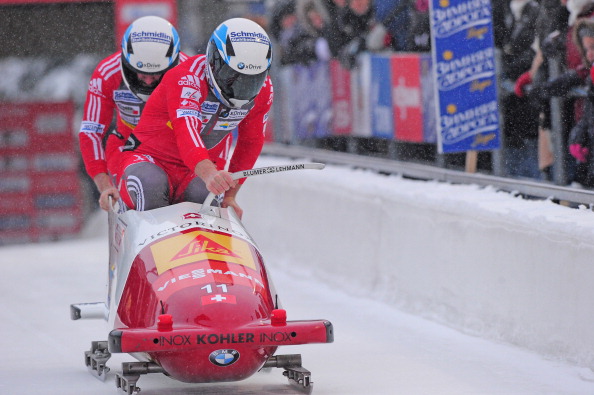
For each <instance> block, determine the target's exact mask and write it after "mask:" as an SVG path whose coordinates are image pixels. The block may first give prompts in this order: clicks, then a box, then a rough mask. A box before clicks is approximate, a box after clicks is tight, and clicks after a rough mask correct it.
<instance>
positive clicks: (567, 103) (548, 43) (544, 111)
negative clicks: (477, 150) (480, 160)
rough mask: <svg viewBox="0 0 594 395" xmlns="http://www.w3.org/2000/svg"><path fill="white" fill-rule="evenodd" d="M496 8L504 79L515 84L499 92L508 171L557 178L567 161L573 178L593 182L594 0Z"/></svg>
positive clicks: (503, 0) (504, 2)
mask: <svg viewBox="0 0 594 395" xmlns="http://www.w3.org/2000/svg"><path fill="white" fill-rule="evenodd" d="M497 3H499V4H497ZM493 12H494V16H493V21H494V28H493V31H494V33H495V46H496V47H497V48H499V49H500V50H501V67H500V73H501V74H500V79H501V80H503V81H509V82H511V83H512V84H513V85H512V86H513V89H512V91H511V92H503V95H502V99H501V113H502V116H503V131H504V138H505V148H506V152H507V155H506V168H507V172H508V175H511V176H520V177H529V178H535V179H544V180H552V179H553V174H552V169H553V166H554V164H555V161H563V166H562V167H563V168H564V169H566V171H565V173H566V175H567V180H566V182H567V183H568V184H571V183H574V184H575V185H576V186H584V187H588V188H591V187H594V161H593V160H592V159H593V158H592V154H593V152H594V149H593V147H594V138H593V137H594V112H592V111H593V110H594V107H593V105H592V101H593V100H594V92H593V90H592V78H591V77H590V69H591V66H592V63H593V62H594V0H540V1H536V0H511V1H510V0H493ZM553 98H559V100H557V101H556V103H557V105H556V106H555V107H554V108H553V107H552V106H551V104H552V100H551V99H553ZM555 117H556V119H557V120H558V122H557V124H556V125H553V118H555ZM554 142H555V143H554ZM554 144H559V146H560V147H561V151H562V155H559V152H557V155H555V149H554ZM556 156H561V157H556Z"/></svg>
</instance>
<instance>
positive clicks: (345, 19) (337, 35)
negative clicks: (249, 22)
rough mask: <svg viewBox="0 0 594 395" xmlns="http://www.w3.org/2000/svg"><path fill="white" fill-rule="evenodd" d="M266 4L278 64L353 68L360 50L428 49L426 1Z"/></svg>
mask: <svg viewBox="0 0 594 395" xmlns="http://www.w3.org/2000/svg"><path fill="white" fill-rule="evenodd" d="M271 3H272V5H271V6H270V7H269V12H268V15H269V22H268V31H269V32H270V34H271V35H272V37H273V39H274V40H275V41H276V43H277V48H278V50H277V56H279V57H280V64H281V65H287V64H293V63H302V64H307V63H309V62H314V61H318V60H329V59H331V58H334V59H338V60H340V62H341V63H342V65H343V66H344V67H346V68H352V67H354V65H355V58H356V56H357V54H359V53H360V52H362V51H374V52H376V51H383V50H393V51H429V50H430V35H429V5H428V2H427V0H412V1H411V0H382V1H373V0H278V1H273V2H271ZM403 27H404V28H403Z"/></svg>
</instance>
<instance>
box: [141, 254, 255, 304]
mask: <svg viewBox="0 0 594 395" xmlns="http://www.w3.org/2000/svg"><path fill="white" fill-rule="evenodd" d="M213 283H217V284H233V285H234V286H236V285H239V286H244V287H247V288H250V289H252V290H254V292H262V290H263V289H264V288H265V287H264V283H263V280H262V277H261V276H260V275H259V274H258V272H256V271H250V272H249V273H247V272H246V271H245V270H242V268H240V267H238V266H230V265H227V264H226V263H224V262H216V261H212V262H208V261H202V262H198V263H190V264H185V265H183V266H179V267H174V268H172V269H171V270H168V271H166V272H165V273H163V274H161V275H160V276H159V277H158V278H157V279H156V280H155V281H154V282H153V284H152V287H153V290H154V291H155V294H156V295H157V297H158V298H159V299H160V300H167V299H168V298H169V297H170V296H171V295H172V294H174V293H175V292H178V291H180V290H182V289H185V288H187V287H192V286H208V284H213ZM218 290H219V291H220V290H221V289H218ZM217 294H218V293H217ZM217 294H215V293H209V294H208V296H209V297H214V296H216V295H217ZM228 295H229V294H228V293H225V296H228ZM217 299H221V298H215V299H214V300H212V301H211V302H207V303H204V302H205V301H206V299H204V300H202V302H203V304H211V303H214V302H217ZM218 302H221V303H223V302H227V303H231V302H236V300H235V298H229V299H225V300H219V301H218Z"/></svg>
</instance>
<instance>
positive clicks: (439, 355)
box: [0, 161, 594, 395]
mask: <svg viewBox="0 0 594 395" xmlns="http://www.w3.org/2000/svg"><path fill="white" fill-rule="evenodd" d="M263 163H264V164H270V163H269V162H266V161H264V162H263ZM330 173H331V176H332V177H334V178H336V177H338V176H340V175H342V176H346V177H345V178H344V179H343V183H344V189H340V188H341V187H340V185H339V184H340V183H339V180H335V182H333V183H332V185H330V186H329V188H332V189H333V190H336V188H338V190H337V192H338V193H339V192H341V191H342V192H343V193H344V194H352V191H351V189H352V188H353V187H354V184H353V183H357V182H358V181H356V180H358V179H359V177H360V176H361V174H360V173H359V174H355V173H354V172H353V173H351V172H350V171H349V170H345V169H341V170H340V169H334V170H331V171H330ZM287 174H288V173H287ZM272 177H276V180H281V179H284V178H283V176H281V175H274V176H271V178H270V179H271V180H272V179H273V178H272ZM256 179H259V177H256V178H254V180H256ZM366 179H367V181H365V183H369V182H372V180H373V179H374V177H366ZM293 180H295V179H293ZM379 180H383V181H379ZM378 182H384V183H386V178H378ZM390 182H397V181H394V180H392V181H390ZM403 182H404V181H403ZM410 182H411V181H406V182H404V183H402V184H399V186H400V187H402V186H405V185H408V188H409V189H410V190H414V193H412V192H411V193H410V201H409V202H408V204H412V205H414V204H416V202H418V201H419V199H420V197H422V196H433V197H435V198H436V199H435V202H436V203H435V204H436V206H437V205H438V203H437V201H438V199H437V197H438V196H439V195H440V194H443V195H444V196H446V195H447V194H448V193H449V194H450V195H451V196H458V197H460V198H461V199H464V196H467V201H468V202H470V201H471V200H472V199H476V198H477V191H476V188H475V189H473V188H468V187H456V186H445V185H436V184H433V183H421V182H417V183H414V184H409V183H410ZM362 184H363V183H362ZM271 185H273V186H274V185H277V189H276V191H277V192H279V193H278V198H285V196H284V195H283V194H282V193H280V192H281V190H280V188H283V185H282V183H277V182H276V181H273V182H272V184H271ZM259 186H261V184H259V183H257V182H253V183H252V182H251V180H248V184H246V186H245V187H244V188H245V191H243V190H242V193H245V198H246V202H245V207H244V208H245V209H246V210H248V211H247V212H246V215H245V218H244V221H245V223H246V225H247V227H248V230H250V231H251V233H252V235H253V236H254V237H255V238H256V241H257V242H258V241H259V240H261V241H262V242H263V243H259V244H262V245H261V248H262V249H263V251H264V257H265V259H266V258H267V255H266V251H270V252H271V254H270V257H272V259H267V264H268V269H269V272H270V275H271V276H272V279H273V281H274V283H275V286H276V288H277V290H278V291H279V294H280V296H281V298H282V301H283V306H284V307H285V308H286V310H287V312H288V315H289V319H314V318H324V319H328V320H330V321H331V322H332V323H333V325H334V329H335V342H334V343H332V344H315V345H307V346H296V347H291V348H287V349H286V350H282V349H281V350H280V351H281V352H286V353H295V352H297V353H301V354H302V356H303V361H304V366H305V367H307V368H308V369H310V370H311V371H312V373H313V381H314V383H315V386H314V394H331V395H348V394H353V395H359V394H365V395H386V394H406V395H417V394H423V395H424V394H428V395H429V394H431V395H441V394H455V395H460V394H468V395H481V394H484V395H487V394H498V395H499V394H501V395H502V394H505V395H508V394H513V395H543V394H550V395H578V394H591V393H594V374H593V373H592V371H591V370H590V369H589V368H587V367H578V366H577V365H573V364H570V363H567V362H564V361H562V360H560V359H554V358H544V357H542V356H541V355H540V354H536V353H533V352H530V351H527V350H525V349H523V348H519V347H516V346H512V345H509V344H505V343H503V342H500V341H493V340H486V339H484V338H481V337H479V336H470V335H468V334H463V333H461V332H460V331H457V330H454V329H451V328H450V327H446V326H442V325H440V324H437V323H435V322H432V321H428V320H426V319H424V318H421V317H419V316H417V315H412V314H409V313H407V312H404V311H402V310H400V309H397V308H396V307H394V306H393V305H389V304H387V303H385V302H386V301H385V300H383V301H378V300H374V298H375V296H376V295H375V294H373V293H370V294H368V295H365V293H364V292H361V290H354V289H352V292H349V291H348V289H349V288H348V287H341V286H337V285H336V284H335V283H332V282H329V281H327V280H328V279H329V278H328V277H327V276H324V275H319V273H323V271H322V272H316V270H312V269H311V267H309V266H307V265H304V263H303V262H302V261H300V260H298V259H295V260H294V261H292V262H290V261H289V260H288V258H287V257H290V256H291V255H292V252H293V251H295V255H294V256H296V257H302V256H303V249H304V248H305V246H303V245H296V244H295V243H298V242H299V240H300V237H294V238H292V239H290V240H287V239H286V235H284V234H278V233H274V232H270V229H266V226H264V224H263V223H261V222H259V221H258V220H256V217H257V216H266V215H274V216H275V218H271V219H269V221H272V220H276V221H278V222H281V221H280V217H276V215H277V214H276V212H273V214H272V213H271V210H270V207H269V206H266V209H264V208H263V207H257V204H256V202H255V201H254V199H252V198H248V196H250V195H253V194H254V193H256V192H255V188H256V187H259ZM368 186H369V184H368V185H366V188H368ZM302 190H303V193H304V194H305V193H310V192H309V191H308V189H307V188H303V189H302ZM367 190H368V189H367ZM382 190H384V191H385V192H386V193H387V191H388V190H389V188H386V187H385V185H380V184H378V185H377V186H376V188H374V189H373V191H371V192H372V193H371V194H372V195H373V196H374V199H375V201H376V202H377V201H378V200H381V199H382V198H384V197H385V198H387V196H382V195H381V191H382ZM368 191H369V190H368ZM262 193H268V190H264V191H263V192H262ZM490 194H493V196H491V195H490ZM495 194H496V192H494V191H488V190H487V191H483V193H481V194H480V196H481V198H482V199H485V198H489V197H490V196H491V197H492V198H493V200H492V203H495V202H497V201H499V198H500V196H498V197H497V198H495ZM240 196H241V195H240ZM319 196H321V195H316V196H313V197H312V196H305V195H304V196H298V197H295V196H294V197H293V198H294V199H298V198H302V200H303V201H304V204H303V205H301V206H295V205H293V207H292V210H293V212H292V213H287V218H290V219H294V218H295V217H296V216H301V217H303V221H304V222H307V221H310V223H315V224H317V223H318V222H317V220H314V219H312V218H311V217H310V215H311V213H309V212H308V211H311V210H310V208H311V206H310V205H309V204H310V203H311V202H312V201H316V199H319ZM264 200H265V201H266V202H267V203H266V204H267V205H270V204H272V203H270V201H269V200H268V199H264ZM272 202H273V203H274V199H272ZM499 202H500V204H499V205H498V206H497V207H498V210H499V212H500V215H502V216H503V215H505V213H506V210H505V209H504V207H503V202H501V201H499ZM405 203H407V202H404V201H401V202H400V204H405ZM446 203H447V202H446ZM508 203H509V204H510V205H515V204H520V205H524V204H525V203H526V202H522V203H520V202H517V201H516V200H513V199H512V200H510V202H508ZM532 203H534V204H535V205H538V204H539V203H538V202H532ZM363 204H365V202H364V201H362V202H361V206H360V207H361V209H362V212H363V213H364V212H365V211H366V210H365V209H364V206H363ZM483 204H484V201H483ZM330 206H331V207H332V209H333V210H336V211H339V210H341V209H343V207H344V203H343V202H341V201H340V199H338V200H336V201H335V202H333V203H332V204H331V205H330ZM472 207H473V206H472V205H470V206H469V207H468V208H469V209H472ZM532 207H537V206H532ZM434 208H435V207H433V208H429V207H427V209H434ZM568 210H569V209H568ZM522 211H524V212H525V208H524V206H522V207H521V210H514V209H511V211H510V210H508V211H507V213H508V214H509V213H510V212H511V213H512V214H515V215H517V213H518V212H522ZM535 211H537V210H535ZM574 213H575V212H573V211H572V212H571V214H569V212H568V216H571V215H574ZM351 214H352V213H350V212H342V213H336V212H335V213H334V214H333V217H334V218H338V216H339V215H342V216H344V217H348V216H349V215H351ZM589 214H591V213H589ZM527 215H533V216H534V215H535V212H534V211H533V212H527ZM585 215H588V214H586V213H585ZM105 222H106V216H105V215H104V214H103V213H97V214H96V216H95V217H94V218H93V221H92V222H91V223H89V225H88V227H87V229H86V230H85V232H84V234H83V236H82V237H81V238H80V239H77V240H71V241H63V242H56V243H48V244H36V245H19V246H4V247H0V262H1V267H2V275H1V276H0V301H1V302H2V303H1V304H0V316H1V317H2V320H1V322H0V333H1V334H2V336H0V349H1V350H2V351H3V357H2V358H1V359H0V394H8V395H13V394H15V395H18V394H27V395H30V394H60V395H69V394H77V395H79V394H88V395H93V394H97V395H99V394H101V395H103V394H110V393H117V392H116V389H115V385H114V383H113V372H112V373H110V374H109V377H108V380H107V381H106V382H100V381H98V380H97V379H95V378H94V377H92V376H91V375H90V374H89V373H88V372H87V371H86V368H85V366H84V362H83V351H84V350H87V349H88V348H89V347H90V342H91V341H92V340H104V339H106V337H107V333H108V330H109V328H107V327H106V326H105V323H104V322H103V321H93V320H88V321H71V320H70V318H69V305H70V304H71V303H75V302H89V301H102V300H103V299H104V298H105V294H104V293H105V282H106V277H107V267H106V262H107V238H106V232H107V230H106V224H105ZM529 222H530V221H527V224H528V223H529ZM543 223H544V222H543V221H540V222H539V226H543ZM291 225H297V226H299V227H300V228H299V229H293V230H292V234H293V235H296V234H297V233H299V232H315V230H316V229H315V228H314V229H311V228H303V225H302V224H301V223H292V224H290V225H287V226H291ZM354 225H362V224H361V222H358V223H356V224H354ZM363 225H364V224H363ZM441 225H442V224H441V223H439V222H437V223H435V224H434V226H441ZM487 225H488V224H487ZM250 226H251V227H250ZM584 226H587V224H584ZM354 229H356V228H354ZM361 229H364V231H365V232H367V233H373V232H376V231H378V228H374V227H369V226H365V227H363V228H359V232H361ZM495 230H497V229H496V228H495ZM278 237H283V240H278V239H275V238H278ZM320 237H322V235H320ZM264 238H265V240H264ZM362 240H364V239H362ZM274 244H280V245H282V246H283V248H284V249H285V254H284V255H283V262H282V263H279V262H276V261H275V258H276V257H277V256H280V255H279V253H278V252H276V251H273V247H272V245H274ZM332 244H334V243H332ZM323 247H324V246H323V245H318V247H316V248H320V249H321V248H323ZM361 247H362V248H369V246H368V245H362V246H361ZM309 248H313V246H311V245H310V246H309ZM297 251H299V253H297ZM319 251H321V250H319ZM310 253H313V254H315V253H316V250H315V249H314V250H313V251H310ZM337 254H340V257H341V259H344V256H343V254H342V253H340V252H339V251H337ZM427 254H428V252H427V251H422V252H421V253H420V256H421V257H422V258H423V259H424V257H426V256H427ZM356 258H357V257H353V259H356ZM299 259H300V258H299ZM333 264H334V265H336V264H337V263H333ZM301 265H304V266H303V270H300V269H299V268H300V267H301ZM418 265H423V262H422V261H421V262H418ZM396 280H397V279H395V281H396ZM383 286H385V284H383ZM511 313H512V312H511V311H510V314H511ZM592 336H594V334H593V335H592ZM131 360H132V358H131V357H128V356H127V355H116V356H114V358H112V360H111V363H109V365H110V366H111V368H112V369H113V370H115V369H117V368H118V363H119V362H121V361H131ZM138 384H139V386H140V387H141V388H142V392H141V394H143V395H150V394H223V393H225V394H228V393H233V394H283V393H292V392H291V390H290V387H288V386H287V384H286V380H285V379H284V377H282V375H281V372H280V370H276V371H272V372H270V373H267V372H261V373H258V374H256V375H254V376H252V377H251V378H249V379H248V380H246V381H243V382H239V383H226V384H219V385H213V384H208V385H197V384H184V383H177V382H175V381H173V380H171V379H169V378H167V377H164V376H162V375H152V376H146V377H142V378H141V380H140V381H139V383H138Z"/></svg>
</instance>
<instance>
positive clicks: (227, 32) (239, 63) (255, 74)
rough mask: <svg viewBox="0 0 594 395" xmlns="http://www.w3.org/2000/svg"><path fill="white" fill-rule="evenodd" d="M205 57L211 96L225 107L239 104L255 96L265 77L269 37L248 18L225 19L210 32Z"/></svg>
mask: <svg viewBox="0 0 594 395" xmlns="http://www.w3.org/2000/svg"><path fill="white" fill-rule="evenodd" d="M206 58H207V60H208V66H207V71H206V76H207V79H208V82H209V85H210V88H211V90H212V91H213V93H214V94H215V96H216V97H217V98H218V99H219V100H220V101H221V102H222V103H223V104H224V105H225V106H227V107H230V108H239V107H243V106H245V105H248V104H249V103H251V102H252V101H253V100H254V99H255V97H256V96H257V95H258V93H259V92H260V89H262V86H263V85H264V82H265V81H266V77H267V76H268V72H269V70H270V65H271V62H272V48H271V46H270V39H269V38H268V35H267V34H266V32H265V31H264V29H262V27H260V25H258V24H257V23H255V22H253V21H251V20H249V19H244V18H233V19H229V20H227V21H225V22H223V23H222V24H220V25H219V26H218V27H217V28H216V29H215V31H214V32H213V34H212V36H211V38H210V41H209V43H208V47H207V49H206Z"/></svg>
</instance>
